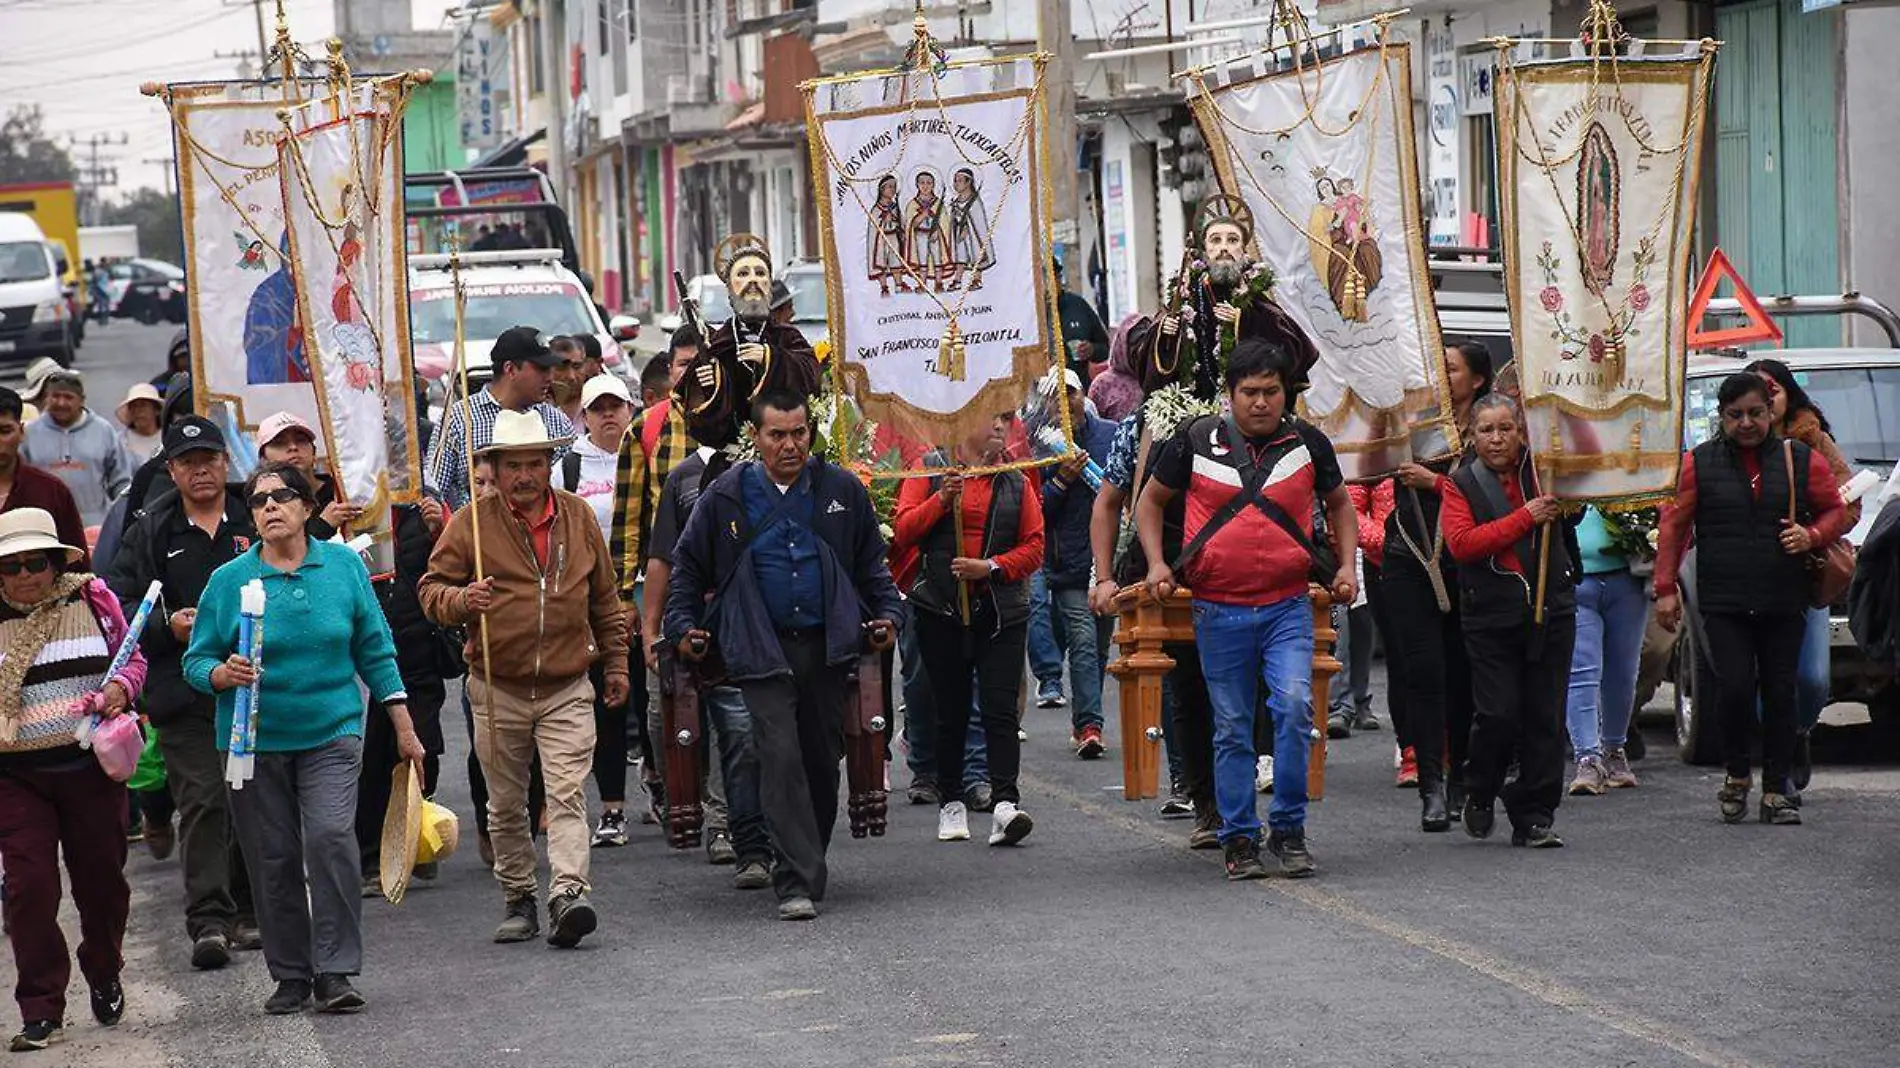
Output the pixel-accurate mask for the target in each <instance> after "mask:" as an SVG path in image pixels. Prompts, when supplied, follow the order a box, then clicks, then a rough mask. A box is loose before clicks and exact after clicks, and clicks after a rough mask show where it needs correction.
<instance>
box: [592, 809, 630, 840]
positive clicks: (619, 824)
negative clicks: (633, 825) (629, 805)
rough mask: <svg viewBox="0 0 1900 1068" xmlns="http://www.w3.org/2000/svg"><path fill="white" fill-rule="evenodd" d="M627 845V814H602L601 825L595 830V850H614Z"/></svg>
mask: <svg viewBox="0 0 1900 1068" xmlns="http://www.w3.org/2000/svg"><path fill="white" fill-rule="evenodd" d="M626 844H627V814H626V813H625V812H602V813H601V814H600V824H599V826H597V827H595V828H594V843H593V847H594V848H595V849H613V848H616V847H618V846H623V845H626Z"/></svg>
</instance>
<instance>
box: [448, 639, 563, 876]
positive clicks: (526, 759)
mask: <svg viewBox="0 0 1900 1068" xmlns="http://www.w3.org/2000/svg"><path fill="white" fill-rule="evenodd" d="M468 693H469V702H470V703H471V705H473V707H474V710H475V754H476V756H477V757H478V758H479V759H480V760H481V763H482V774H483V775H485V776H486V777H487V779H488V834H489V838H490V840H491V841H492V842H493V843H494V847H495V881H496V882H498V883H500V884H501V888H502V890H503V891H505V892H506V893H507V894H508V896H509V897H515V896H518V895H522V894H533V893H535V892H536V890H537V884H536V877H535V855H534V838H533V837H532V835H531V832H530V828H529V826H528V766H529V763H530V762H531V761H532V759H533V757H534V755H535V754H536V753H537V752H538V753H539V754H540V756H541V774H542V777H543V778H544V779H545V780H546V782H547V818H548V868H549V873H550V874H549V879H548V893H549V895H550V896H553V895H558V894H560V893H563V892H565V891H569V890H579V891H585V890H586V889H587V888H588V886H587V863H588V854H589V850H590V846H591V844H592V842H591V839H590V837H589V834H588V829H587V775H588V773H589V772H590V771H591V770H592V769H593V764H594V686H593V684H592V683H591V682H589V681H588V679H587V676H585V675H581V676H579V677H577V678H575V679H574V680H573V681H571V682H569V683H567V684H566V685H565V686H561V685H559V684H558V683H555V684H550V685H549V687H548V692H546V693H545V694H543V695H542V696H541V697H540V698H539V699H538V700H533V701H530V700H528V699H527V698H525V697H517V696H516V695H514V694H512V693H509V692H508V691H507V690H504V689H502V688H501V687H499V686H496V687H493V688H490V687H487V686H484V685H483V684H482V680H481V679H479V678H474V677H471V678H470V679H469V680H468ZM491 701H492V702H493V705H492V709H491V706H490V702H491ZM491 711H492V712H493V714H494V717H495V722H494V730H493V732H492V737H491V732H490V730H489V724H488V716H489V714H490V712H491Z"/></svg>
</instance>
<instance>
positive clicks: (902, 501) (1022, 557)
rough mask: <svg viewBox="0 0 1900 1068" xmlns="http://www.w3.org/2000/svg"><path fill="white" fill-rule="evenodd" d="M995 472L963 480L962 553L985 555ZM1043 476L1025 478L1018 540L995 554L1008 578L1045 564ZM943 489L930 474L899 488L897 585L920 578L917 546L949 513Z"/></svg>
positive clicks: (905, 586)
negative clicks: (1040, 487) (937, 487)
mask: <svg viewBox="0 0 1900 1068" xmlns="http://www.w3.org/2000/svg"><path fill="white" fill-rule="evenodd" d="M995 477H996V476H994V475H982V476H979V477H976V478H966V479H964V480H963V555H964V556H969V557H981V556H982V555H983V541H984V538H983V535H984V530H983V523H984V521H985V520H986V519H988V518H989V514H990V485H991V482H992V481H993V480H994V479H995ZM1038 484H1039V483H1038V480H1037V479H1034V478H1025V479H1024V486H1023V506H1022V519H1021V521H1020V522H1019V523H1018V524H1017V528H1016V546H1015V548H1013V549H1009V550H1008V551H1006V552H1003V553H1001V554H1000V555H998V556H997V557H996V563H997V565H998V566H1000V567H1001V568H1002V569H1003V576H1002V577H1003V578H1004V579H1006V580H1008V581H1010V582H1021V581H1023V580H1024V579H1027V578H1028V577H1029V576H1031V575H1033V574H1035V572H1036V569H1037V568H1040V567H1041V566H1042V501H1041V494H1040V493H1038V492H1037V486H1038ZM949 514H950V513H949V510H948V508H947V507H945V505H944V500H943V491H942V490H938V491H937V492H935V493H933V492H931V490H930V480H929V479H927V478H910V479H905V480H904V484H903V486H902V487H900V488H899V489H898V491H897V520H896V522H895V523H893V524H892V536H891V553H890V560H891V571H892V573H893V574H894V575H895V577H896V579H897V588H898V589H900V590H909V589H910V588H911V586H912V585H914V584H915V583H916V580H917V564H918V560H919V556H920V554H919V550H918V546H919V545H920V544H921V543H922V542H923V540H924V536H925V535H927V534H929V533H930V531H931V528H933V527H935V526H936V525H937V523H938V522H939V521H941V520H942V519H943V518H944V517H946V516H948V515H949Z"/></svg>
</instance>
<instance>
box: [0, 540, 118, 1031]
mask: <svg viewBox="0 0 1900 1068" xmlns="http://www.w3.org/2000/svg"><path fill="white" fill-rule="evenodd" d="M82 555H83V554H82V553H81V552H80V550H79V549H78V548H77V547H75V546H71V545H67V544H64V543H63V542H61V541H60V539H59V535H58V534H57V533H56V532H55V527H54V525H53V517H52V515H51V514H49V513H48V512H46V511H44V510H42V509H39V508H21V509H18V510H16V511H12V512H8V513H6V514H4V515H0V654H4V655H0V861H3V862H4V864H5V867H6V873H7V895H6V918H7V942H8V944H9V945H10V946H11V947H12V950H13V960H14V963H15V965H16V967H17V968H18V971H19V983H18V984H17V985H16V986H15V987H14V999H15V1000H16V1001H17V1002H18V1004H19V1006H20V1017H21V1019H22V1021H23V1026H22V1027H21V1029H20V1032H19V1033H18V1034H16V1035H14V1036H13V1041H12V1043H11V1048H12V1050H13V1052H15V1053H25V1052H29V1051H32V1050H40V1049H45V1048H46V1047H47V1046H48V1045H50V1044H51V1043H53V1042H54V1041H56V1040H58V1038H59V1037H60V1031H61V1029H62V1028H63V1027H64V1018H65V1013H66V987H67V984H68V983H69V982H70V980H71V976H72V957H71V956H70V955H69V954H68V952H67V949H66V938H65V935H64V933H63V932H62V931H61V930H60V924H59V895H60V877H59V857H60V854H61V853H62V852H64V854H65V856H66V871H67V874H68V875H69V876H70V880H71V883H72V888H73V904H74V905H75V906H77V908H78V911H79V930H80V943H79V970H80V971H81V972H82V973H83V974H84V975H85V977H86V986H87V988H88V989H89V990H90V991H91V994H92V998H91V1000H92V1015H93V1018H94V1019H97V1020H98V1021H99V1022H100V1023H101V1024H103V1025H105V1026H108V1027H110V1026H112V1025H113V1024H116V1023H118V1022H119V1019H120V1017H122V1016H123V1015H124V1014H125V988H124V986H122V985H121V984H120V982H119V970H120V968H121V967H123V965H124V959H123V957H122V956H121V954H120V948H121V945H122V943H123V942H124V940H125V923H126V913H127V909H128V907H129V906H130V904H131V896H132V892H131V889H130V888H129V887H128V886H127V885H126V882H125V873H124V869H125V832H126V796H125V784H124V783H121V782H117V781H115V780H113V779H112V778H111V777H109V776H107V775H106V773H105V772H104V771H103V770H101V769H100V766H99V761H98V760H96V759H95V758H94V757H93V754H91V753H88V752H85V751H84V750H82V749H81V748H80V746H79V744H78V742H77V740H76V737H75V735H74V733H73V731H74V729H75V728H77V727H79V726H80V724H81V722H82V721H83V720H89V719H90V717H91V716H93V715H94V714H97V715H99V716H101V717H103V718H105V719H112V718H115V717H118V716H121V715H125V714H126V713H127V711H128V710H129V709H130V707H131V704H132V700H133V698H135V697H137V696H138V695H139V691H140V690H141V689H143V688H144V685H145V657H144V656H143V655H141V654H139V653H138V652H137V651H136V649H135V650H134V651H133V653H132V655H131V657H130V658H129V659H128V660H127V661H126V663H125V666H124V667H123V668H121V669H120V670H119V671H118V672H117V673H109V668H110V667H111V664H112V660H113V653H114V651H115V650H117V649H118V647H119V646H120V645H121V644H123V643H124V642H125V641H126V638H127V627H126V622H125V614H124V613H123V612H122V611H121V610H120V608H119V602H118V599H117V598H115V597H114V596H113V595H112V591H111V590H109V589H107V588H106V584H105V583H104V582H101V581H100V580H99V579H97V578H94V577H93V576H92V575H90V574H87V573H86V572H85V571H84V570H83V569H80V568H78V567H77V565H78V564H79V562H80V559H81V557H82ZM69 569H71V570H69ZM73 693H83V694H84V695H85V696H84V697H83V698H82V699H80V700H78V701H74V700H72V699H71V698H70V695H71V694H73Z"/></svg>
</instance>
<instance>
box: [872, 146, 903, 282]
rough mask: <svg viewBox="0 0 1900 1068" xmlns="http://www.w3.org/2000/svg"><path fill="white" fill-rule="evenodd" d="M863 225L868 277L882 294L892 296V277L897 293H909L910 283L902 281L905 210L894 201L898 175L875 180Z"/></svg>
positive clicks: (888, 175) (895, 199)
mask: <svg viewBox="0 0 1900 1068" xmlns="http://www.w3.org/2000/svg"><path fill="white" fill-rule="evenodd" d="M865 228H866V234H865V239H864V243H865V249H866V254H867V255H868V257H869V259H870V261H871V262H870V268H871V269H870V274H869V276H868V277H869V278H870V279H871V280H872V281H874V282H876V283H877V284H878V288H879V289H880V290H881V291H882V293H883V295H884V296H887V297H888V296H890V295H891V280H892V279H896V280H897V291H898V292H899V293H908V292H910V283H909V282H907V281H905V280H904V247H905V246H904V209H903V207H902V206H901V205H900V204H898V202H897V175H895V174H887V175H885V176H884V177H882V178H879V179H878V180H877V200H876V202H874V203H873V204H872V205H871V214H870V218H869V220H868V221H867V222H866V223H865Z"/></svg>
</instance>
